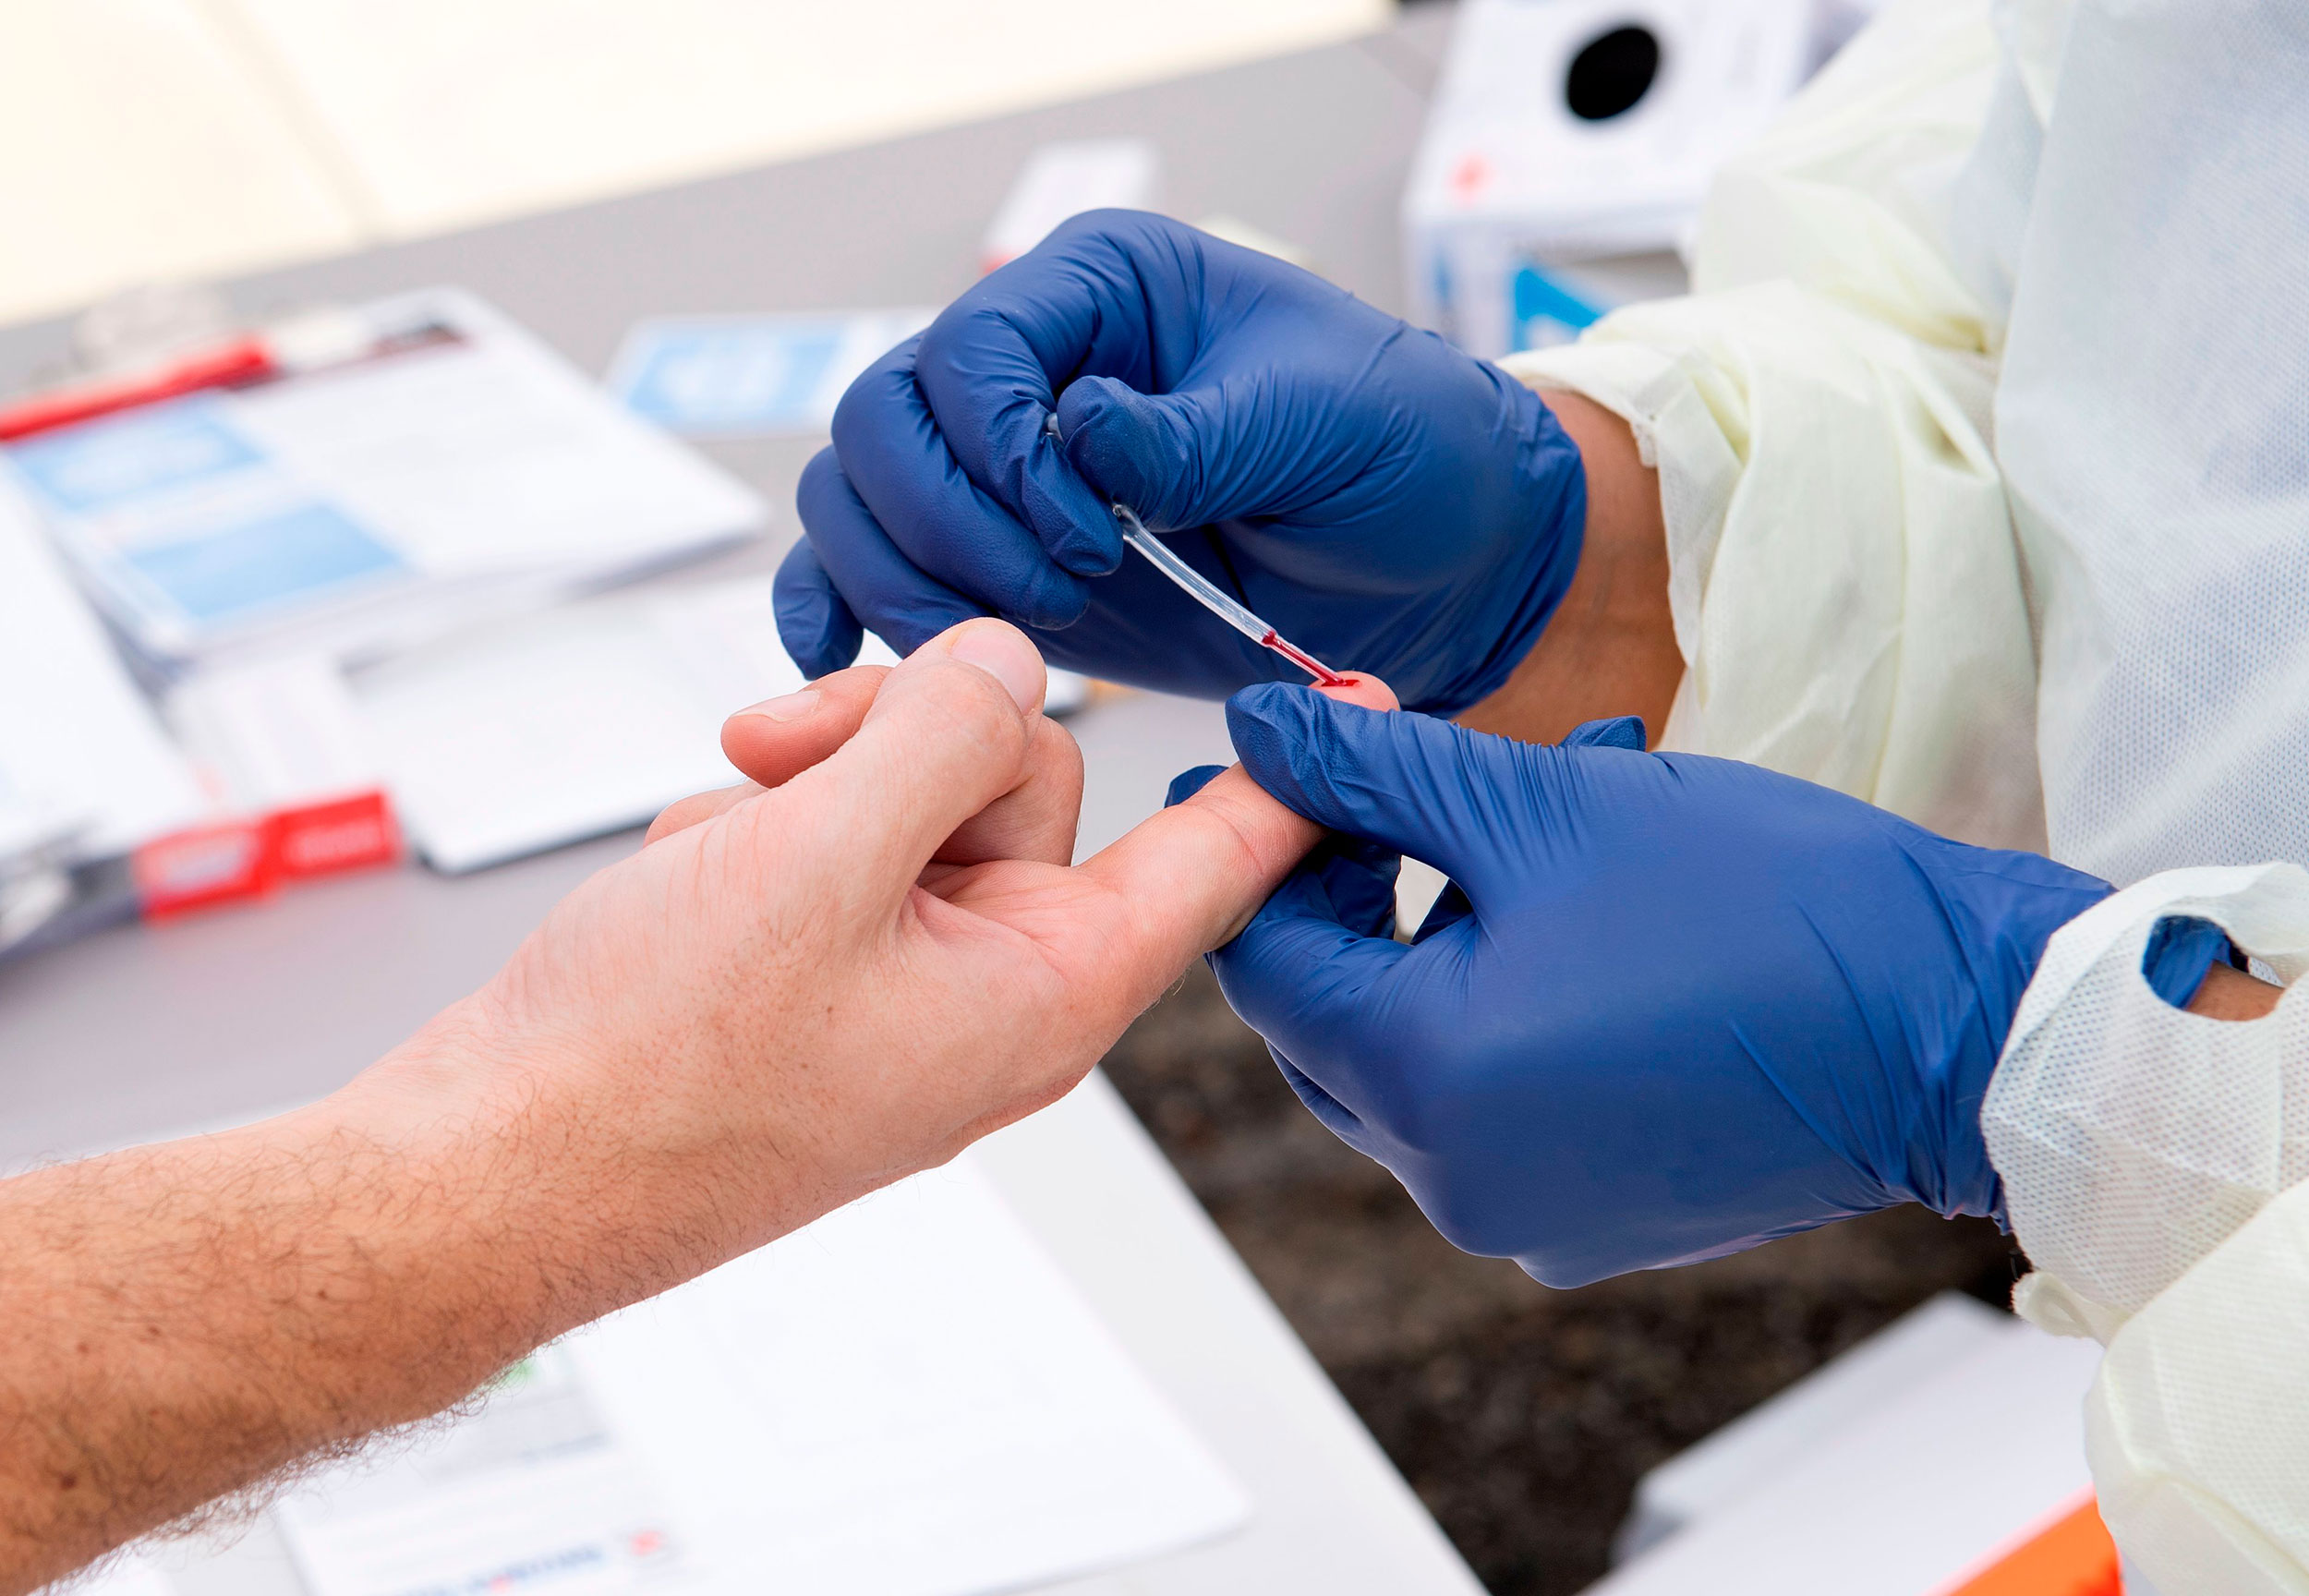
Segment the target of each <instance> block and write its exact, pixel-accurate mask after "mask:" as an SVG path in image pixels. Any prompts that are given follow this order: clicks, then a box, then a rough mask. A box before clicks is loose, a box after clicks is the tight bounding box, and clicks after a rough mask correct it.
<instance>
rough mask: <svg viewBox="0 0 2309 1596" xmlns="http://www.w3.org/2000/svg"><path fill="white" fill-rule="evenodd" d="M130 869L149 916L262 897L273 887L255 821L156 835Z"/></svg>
mask: <svg viewBox="0 0 2309 1596" xmlns="http://www.w3.org/2000/svg"><path fill="white" fill-rule="evenodd" d="M128 869H129V873H130V875H131V876H133V877H134V878H135V880H136V884H137V895H138V896H139V898H141V899H142V900H143V901H144V912H145V913H147V914H148V915H152V916H155V917H157V916H160V915H164V914H177V913H183V912H184V911H186V910H187V909H204V908H207V907H208V906H209V905H210V904H212V903H233V902H237V901H241V900H243V899H247V898H260V897H262V896H263V895H264V894H265V893H267V892H269V891H271V890H272V850H271V849H270V848H268V847H266V846H265V837H264V828H263V827H262V826H260V824H259V823H258V822H256V821H253V820H227V821H223V822H220V823H219V824H217V825H214V826H199V827H195V828H192V829H191V830H188V831H175V832H172V833H170V834H169V835H168V836H166V837H156V838H154V839H153V840H151V841H150V842H147V843H146V844H145V845H144V846H143V847H141V848H139V849H138V850H137V851H136V853H135V855H134V856H133V857H132V858H130V860H129V861H128Z"/></svg>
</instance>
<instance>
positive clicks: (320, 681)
mask: <svg viewBox="0 0 2309 1596" xmlns="http://www.w3.org/2000/svg"><path fill="white" fill-rule="evenodd" d="M167 714H168V719H169V724H170V725H171V726H172V727H173V728H174V730H175V732H176V737H177V742H178V744H179V745H180V746H182V747H183V748H184V750H185V752H186V755H187V756H188V757H189V758H191V759H192V760H193V761H194V762H195V763H196V764H197V765H199V767H200V768H201V769H202V770H203V771H205V772H206V773H207V774H208V775H209V777H210V779H211V780H212V781H213V782H214V783H215V785H216V788H217V790H218V792H219V793H220V794H221V795H222V796H223V798H224V801H225V803H226V804H228V805H229V806H230V807H231V808H232V809H233V811H234V812H235V813H236V814H241V815H262V814H265V813H267V812H269V811H271V810H274V809H283V808H288V807H291V806H293V805H296V804H309V803H312V802H314V801H316V800H319V799H324V798H341V797H344V796H346V795H347V794H350V793H356V792H370V791H373V790H374V789H375V788H376V787H377V785H378V783H379V780H380V772H379V768H378V764H377V757H376V754H375V752H374V751H373V750H372V749H370V747H369V739H368V730H367V728H366V727H365V726H364V725H363V724H362V723H361V719H360V710H359V707H357V705H356V704H355V703H354V702H353V695H352V693H351V692H350V691H349V690H348V689H347V688H346V686H345V677H344V674H343V673H342V672H341V671H338V670H337V668H336V665H335V663H334V661H332V660H330V659H326V658H323V657H321V656H320V655H314V654H292V655H287V656H284V657H283V658H281V659H266V660H263V661H261V662H257V663H250V664H244V665H226V666H220V667H217V668H215V669H212V670H209V671H201V672H199V674H197V675H195V676H193V677H192V678H191V679H190V680H188V681H186V682H184V683H179V684H178V685H177V686H176V687H175V690H174V691H172V692H171V693H170V694H169V695H168V698H167Z"/></svg>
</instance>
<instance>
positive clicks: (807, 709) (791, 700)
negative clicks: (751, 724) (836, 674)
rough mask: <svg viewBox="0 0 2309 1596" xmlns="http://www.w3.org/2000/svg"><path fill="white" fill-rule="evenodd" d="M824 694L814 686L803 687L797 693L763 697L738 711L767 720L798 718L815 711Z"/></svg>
mask: <svg viewBox="0 0 2309 1596" xmlns="http://www.w3.org/2000/svg"><path fill="white" fill-rule="evenodd" d="M823 698H824V695H822V694H821V693H819V692H818V690H817V689H816V688H815V687H804V688H803V689H802V691H801V692H799V693H781V694H780V695H778V696H777V697H775V698H765V699H763V700H762V701H761V702H760V703H759V704H756V705H754V706H752V707H749V708H744V709H741V710H739V711H738V713H739V714H741V715H759V716H761V717H762V718H763V719H768V720H800V719H804V718H806V717H808V716H812V715H815V714H816V713H817V707H818V705H819V703H820V702H821V701H822V700H823Z"/></svg>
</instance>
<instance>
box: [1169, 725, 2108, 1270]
mask: <svg viewBox="0 0 2309 1596" xmlns="http://www.w3.org/2000/svg"><path fill="white" fill-rule="evenodd" d="M1228 725H1229V728H1230V731H1232V732H1233V734H1234V738H1235V743H1236V748H1237V751H1238V753H1239V754H1240V755H1241V756H1242V758H1243V763H1244V767H1245V768H1246V769H1247V770H1248V771H1249V772H1250V773H1251V776H1252V777H1253V779H1254V780H1257V781H1259V783H1260V784H1261V785H1262V786H1263V788H1265V789H1266V790H1267V791H1268V792H1272V793H1274V794H1275V796H1276V797H1277V798H1278V799H1280V800H1281V801H1282V802H1284V803H1285V804H1288V805H1289V806H1290V807H1291V808H1293V809H1294V810H1296V811H1298V812H1299V813H1300V814H1302V815H1305V816H1308V817H1309V818H1311V819H1313V820H1315V821H1317V822H1319V823H1321V824H1323V825H1324V826H1326V827H1328V828H1332V829H1333V830H1335V831H1338V832H1341V833H1344V834H1346V835H1348V836H1352V837H1358V838H1363V839H1368V840H1370V841H1371V842H1372V844H1374V845H1375V846H1378V847H1383V848H1384V849H1386V850H1389V851H1397V852H1408V853H1411V854H1414V855H1416V856H1418V857H1420V858H1423V859H1428V860H1431V861H1433V862H1434V863H1435V864H1438V865H1439V866H1440V867H1442V868H1444V869H1445V872H1446V874H1448V875H1449V876H1450V877H1452V879H1453V881H1454V882H1455V884H1457V887H1456V889H1455V890H1454V891H1453V892H1450V893H1447V894H1446V896H1445V899H1444V900H1443V901H1441V902H1440V903H1439V906H1438V909H1437V911H1436V912H1435V913H1433V914H1431V916H1430V920H1429V924H1428V925H1426V926H1424V927H1422V930H1421V935H1420V939H1419V940H1418V941H1417V942H1416V943H1415V944H1414V945H1413V946H1412V947H1410V948H1408V949H1405V948H1402V947H1399V946H1398V945H1396V944H1394V943H1392V942H1387V941H1383V940H1381V939H1379V938H1377V937H1374V936H1372V935H1369V934H1363V935H1360V936H1359V935H1358V931H1359V927H1358V926H1357V925H1354V924H1352V923H1351V921H1352V919H1353V916H1351V915H1348V914H1347V913H1343V912H1342V905H1341V901H1340V900H1341V899H1342V897H1343V896H1344V894H1343V892H1342V891H1341V889H1340V885H1339V883H1340V881H1341V877H1339V876H1338V875H1337V874H1336V871H1337V868H1338V867H1337V865H1336V864H1333V865H1331V866H1326V868H1329V869H1331V870H1333V871H1334V874H1333V875H1332V876H1331V877H1328V878H1327V884H1326V881H1325V879H1324V878H1323V877H1318V876H1317V875H1316V874H1315V873H1313V872H1312V871H1311V872H1304V873H1302V874H1301V875H1300V876H1297V877H1293V879H1292V881H1291V882H1289V883H1287V885H1286V889H1285V890H1283V891H1281V892H1278V893H1277V894H1276V895H1275V898H1274V899H1272V900H1271V901H1269V902H1268V904H1267V905H1266V906H1265V907H1264V908H1263V909H1262V910H1261V912H1260V913H1259V914H1258V915H1256V916H1254V917H1253V918H1252V920H1251V924H1250V925H1249V926H1248V927H1247V928H1246V929H1245V930H1244V932H1243V934H1242V935H1241V936H1240V937H1238V938H1237V939H1236V941H1235V942H1234V943H1232V944H1230V945H1229V946H1228V947H1227V948H1226V949H1221V950H1220V951H1219V952H1217V953H1216V954H1215V955H1213V957H1212V964H1213V967H1214V968H1215V970H1216V971H1217V972H1218V973H1219V977H1220V982H1221V985H1222V987H1223V989H1224V990H1225V991H1226V993H1227V998H1228V1000H1229V1001H1230V1002H1232V1003H1234V1004H1235V1006H1236V1008H1237V1010H1238V1011H1239V1013H1241V1014H1242V1016H1243V1017H1244V1019H1245V1020H1247V1021H1248V1022H1250V1023H1251V1025H1252V1026H1253V1027H1254V1028H1256V1029H1258V1030H1259V1031H1260V1032H1261V1033H1262V1034H1263V1035H1264V1036H1265V1037H1266V1038H1267V1040H1268V1042H1269V1044H1270V1046H1271V1047H1272V1048H1273V1049H1274V1050H1275V1052H1276V1053H1277V1055H1278V1056H1279V1057H1280V1058H1285V1059H1287V1060H1288V1061H1289V1064H1290V1066H1291V1068H1292V1070H1295V1071H1296V1072H1297V1074H1298V1075H1299V1076H1300V1077H1303V1080H1304V1082H1305V1083H1306V1085H1307V1087H1309V1088H1312V1089H1313V1090H1316V1091H1319V1092H1320V1093H1321V1094H1324V1098H1326V1099H1327V1100H1328V1101H1330V1102H1332V1103H1335V1104H1336V1105H1337V1106H1338V1108H1339V1109H1340V1110H1341V1111H1343V1115H1344V1116H1348V1117H1351V1120H1352V1128H1351V1130H1342V1131H1341V1134H1342V1135H1344V1136H1346V1137H1347V1138H1348V1140H1349V1141H1350V1143H1352V1144H1354V1145H1356V1146H1357V1147H1359V1148H1360V1149H1361V1150H1363V1151H1364V1152H1366V1153H1368V1154H1370V1155H1372V1156H1373V1157H1375V1158H1377V1159H1378V1160H1379V1161H1380V1162H1382V1163H1384V1164H1385V1165H1386V1166H1387V1167H1389V1168H1390V1169H1392V1170H1393V1171H1394V1172H1395V1173H1396V1176H1397V1177H1398V1178H1399V1179H1401V1180H1402V1181H1403V1182H1404V1184H1405V1186H1406V1187H1407V1188H1408V1190H1409V1191H1410V1192H1411V1193H1412V1195H1413V1196H1414V1197H1415V1198H1416V1199H1417V1200H1418V1201H1419V1203H1420V1207H1421V1208H1422V1209H1423V1210H1424V1211H1425V1212H1426V1213H1427V1214H1428V1215H1429V1216H1430V1217H1431V1218H1432V1219H1433V1221H1434V1222H1435V1224H1436V1225H1437V1227H1439V1228H1440V1229H1442V1230H1443V1231H1444V1233H1445V1235H1446V1236H1448V1237H1449V1238H1450V1239H1452V1240H1454V1241H1455V1242H1457V1243H1458V1244H1459V1245H1461V1246H1463V1247H1467V1248H1469V1249H1470V1250H1472V1251H1483V1252H1488V1253H1494V1254H1498V1255H1501V1256H1507V1257H1513V1258H1515V1259H1516V1260H1517V1262H1518V1263H1519V1264H1522V1265H1523V1266H1524V1268H1526V1269H1527V1270H1528V1271H1529V1272H1530V1273H1531V1274H1532V1275H1534V1276H1536V1277H1538V1278H1540V1279H1541V1280H1543V1281H1546V1282H1548V1283H1549V1284H1552V1285H1576V1284H1579V1283H1582V1282H1584V1281H1587V1280H1592V1279H1596V1278H1599V1277H1601V1276H1605V1275H1609V1274H1614V1273H1618V1272H1620V1271H1623V1270H1626V1269H1633V1268H1644V1267H1657V1266H1662V1265H1665V1264H1674V1263H1681V1262H1688V1261H1692V1260H1695V1259H1699V1258H1704V1257H1712V1256H1719V1255H1721V1254H1723V1253H1724V1252H1727V1251H1736V1250H1738V1249H1740V1248H1742V1247H1746V1246H1750V1245H1753V1244H1755V1243H1756V1242H1758V1241H1760V1240H1764V1239H1770V1238H1771V1237H1774V1236H1780V1235H1786V1234H1790V1233H1793V1232H1795V1231H1796V1230H1801V1229H1804V1228H1807V1227H1812V1226H1816V1225H1819V1224H1823V1223H1827V1222H1829V1221H1831V1220H1832V1219H1836V1218H1840V1217H1844V1216H1847V1215H1854V1214H1860V1213H1866V1212H1868V1211H1870V1210H1872V1209H1876V1208H1881V1207H1885V1206H1888V1205H1890V1204H1892V1203H1897V1202H1900V1201H1904V1200H1908V1199H1910V1198H1915V1199H1917V1200H1921V1201H1926V1202H1929V1203H1933V1204H1934V1205H1935V1206H1937V1207H1939V1208H1940V1209H1941V1210H1942V1211H1943V1212H1984V1211H1985V1212H1994V1211H1995V1210H1996V1207H1997V1204H1998V1199H1999V1195H2000V1193H1999V1191H1998V1187H1997V1184H1996V1180H1995V1174H1994V1170H1993V1169H1992V1168H1991V1167H1989V1165H1988V1163H1987V1157H1986V1153H1985V1148H1984V1146H1983V1144H1982V1142H1981V1137H1980V1132H1979V1128H1978V1122H1977V1121H1978V1106H1979V1100H1980V1096H1981V1094H1982V1093H1983V1092H1985V1090H1986V1085H1987V1082H1988V1079H1989V1075H1990V1074H1991V1073H1992V1072H1993V1070H1994V1068H1995V1063H1996V1058H1997V1055H1998V1053H1999V1051H2000V1050H2001V1046H2002V1045H2003V1040H2004V1036H2005V1033H2006V1031H2007V1029H2008V1028H2009V1026H2010V1024H2011V1018H2012V1013H2013V1010H2014V1008H2015V1007H2016V1006H2017V1004H2018V1002H2019V998H2020V994H2021V992H2022V991H2023V990H2024V989H2025V985H2026V984H2027V981H2028V979H2029V978H2030V976H2031V974H2032V973H2033V972H2034V969H2035V966H2036V963H2037V960H2038V959H2039V958H2040V957H2041V955H2042V951H2043V948H2044V945H2045V942H2046V941H2047V940H2048V939H2049V937H2050V935H2051V933H2052V931H2053V930H2054V929H2055V928H2057V927H2058V926H2059V925H2061V924H2064V923H2066V921H2068V920H2069V919H2071V918H2073V916H2074V915H2075V914H2076V913H2080V912H2082V910H2083V909H2084V908H2085V907H2087V906H2089V905H2090V904H2091V903H2092V902H2094V901H2097V900H2098V899H2099V898H2100V897H2101V896H2103V895H2105V894H2106V893H2107V891H2108V890H2109V889H2108V887H2107V885H2106V884H2105V883H2102V882H2099V881H2097V880H2094V879H2093V878H2092V877H2085V876H2082V875H2079V874H2078V873H2076V872H2074V871H2070V870H2066V869H2064V868H2062V867H2061V866H2060V865H2057V864H2052V863H2050V862H2049V861H2047V860H2043V859H2040V858H2037V857H2036V856H2034V855H2025V854H2011V853H1998V852H1991V851H1988V850H1982V849H1975V848H1968V847H1964V846H1963V845H1961V844H1957V843H1952V842H1949V841H1946V840H1942V839H1939V838H1935V837H1933V836H1931V835H1930V834H1929V833H1928V832H1925V831H1923V830H1921V829H1920V828H1916V827H1914V826H1911V825H1909V824H1908V823H1907V822H1905V821H1903V820H1900V819H1898V818H1896V817H1894V816H1888V815H1886V814H1885V813H1883V812H1882V811H1880V810H1877V809H1874V808H1871V807H1870V806H1868V805H1867V804H1861V803H1859V802H1857V801H1856V800H1854V799H1851V798H1848V797H1845V796H1844V795H1842V794H1840V793H1836V792H1831V791H1829V790H1827V789H1824V788H1819V787H1815V786H1812V785H1810V784H1808V783H1806V782H1802V781H1798V780H1793V779H1790V778H1786V777H1782V776H1777V775H1774V774H1772V773H1771V772H1769V771H1764V770H1759V769H1757V768H1753V767H1749V766H1744V765H1740V764H1737V763H1735V762H1732V761H1727V760H1720V759H1708V758H1703V757H1699V756H1682V755H1652V754H1646V753H1643V752H1640V751H1639V749H1638V746H1637V745H1638V744H1640V741H1641V728H1640V725H1639V724H1638V723H1637V722H1635V721H1634V720H1632V719H1628V718H1620V719H1615V720H1607V721H1596V722H1590V723H1589V724H1588V725H1587V726H1585V727H1583V728H1581V729H1580V731H1578V733H1575V736H1574V738H1573V739H1571V740H1569V742H1568V743H1567V744H1566V746H1562V747H1557V748H1540V747H1533V746H1530V745H1528V744H1517V743H1514V742H1511V741H1509V740H1507V739H1505V738H1498V737H1491V736H1485V735H1482V734H1480V733H1476V732H1470V731H1465V730H1464V729H1462V728H1457V727H1453V726H1449V725H1447V724H1445V723H1443V722H1440V721H1436V720H1432V719H1427V718H1426V717H1423V716H1419V715H1415V714H1408V713H1404V714H1394V715H1387V714H1380V713H1375V712H1372V711H1368V710H1363V709H1360V708H1357V707H1353V706H1347V705H1340V704H1336V703H1334V702H1332V701H1330V700H1327V699H1324V698H1323V697H1322V696H1321V695H1315V694H1311V693H1306V692H1301V691H1287V690H1284V689H1281V688H1272V687H1269V688H1252V689H1249V690H1246V691H1244V692H1242V693H1239V694H1238V695H1236V696H1235V697H1234V699H1232V700H1231V701H1230V702H1229V704H1228ZM1295 1084H1297V1082H1295ZM1306 1094H1307V1093H1306V1092H1305V1091H1302V1095H1306ZM1325 1118H1326V1122H1333V1121H1334V1120H1336V1121H1338V1122H1340V1123H1345V1122H1346V1120H1345V1118H1342V1117H1341V1115H1335V1114H1331V1113H1329V1112H1328V1111H1326V1113H1325Z"/></svg>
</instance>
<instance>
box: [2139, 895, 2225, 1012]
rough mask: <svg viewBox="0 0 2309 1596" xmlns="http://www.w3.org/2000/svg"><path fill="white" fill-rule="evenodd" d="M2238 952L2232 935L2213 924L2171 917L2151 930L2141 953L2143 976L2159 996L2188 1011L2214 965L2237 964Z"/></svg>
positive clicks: (2187, 916) (2182, 916)
mask: <svg viewBox="0 0 2309 1596" xmlns="http://www.w3.org/2000/svg"><path fill="white" fill-rule="evenodd" d="M2234 951H2235V949H2233V947H2232V946H2231V945H2230V940H2229V933H2228V932H2226V931H2224V930H2222V929H2221V928H2220V927H2219V926H2218V925H2214V924H2213V923H2212V922H2211V921H2210V920H2203V919H2199V918H2198V917H2197V916H2195V915H2194V914H2168V915H2166V916H2165V917H2164V918H2163V919H2162V920H2159V921H2158V922H2157V924H2156V925H2155V926H2154V927H2152V928H2151V929H2150V931H2149V934H2148V946H2146V948H2144V949H2141V975H2142V978H2143V979H2144V980H2146V981H2147V983H2148V985H2149V988H2150V990H2152V991H2154V992H2155V993H2156V994H2157V996H2158V997H2162V998H2163V999H2164V1000H2165V1001H2166V1002H2168V1003H2170V1004H2171V1005H2172V1006H2173V1007H2174V1008H2176V1009H2186V1008H2187V1007H2188V1006H2189V1000H2190V999H2191V998H2193V997H2195V996H2196V994H2197V988H2198V987H2200V986H2202V985H2205V977H2206V975H2207V974H2209V973H2211V972H2212V968H2213V965H2214V962H2215V961H2220V962H2222V963H2233V962H2234V960H2233V958H2232V957H2231V955H2232V954H2233V953H2234Z"/></svg>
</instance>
